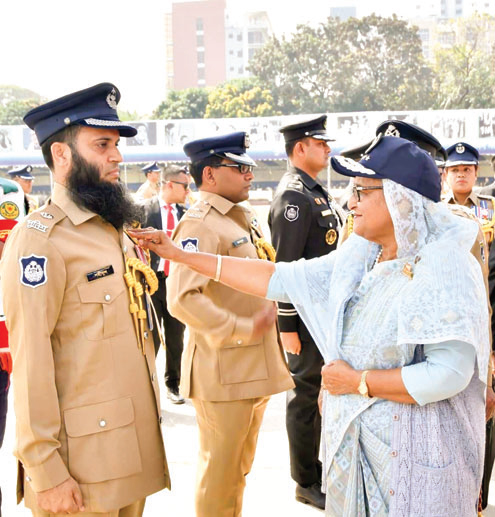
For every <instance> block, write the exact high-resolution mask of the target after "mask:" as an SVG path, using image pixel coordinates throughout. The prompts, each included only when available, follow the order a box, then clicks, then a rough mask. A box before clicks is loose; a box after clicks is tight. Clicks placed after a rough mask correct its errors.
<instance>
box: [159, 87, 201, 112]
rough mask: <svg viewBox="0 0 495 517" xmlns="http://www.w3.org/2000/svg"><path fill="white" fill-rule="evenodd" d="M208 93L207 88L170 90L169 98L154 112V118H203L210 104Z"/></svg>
mask: <svg viewBox="0 0 495 517" xmlns="http://www.w3.org/2000/svg"><path fill="white" fill-rule="evenodd" d="M208 93H209V91H208V89H206V88H187V89H185V90H170V91H169V92H168V93H167V98H166V99H165V100H164V101H163V102H162V103H161V104H160V105H159V106H158V108H156V110H155V111H154V112H153V118H157V119H173V118H176V119H182V118H203V117H204V115H205V111H206V105H207V104H208Z"/></svg>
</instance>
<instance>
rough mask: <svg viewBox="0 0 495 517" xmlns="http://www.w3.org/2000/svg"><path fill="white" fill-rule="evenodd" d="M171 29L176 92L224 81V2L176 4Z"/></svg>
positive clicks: (216, 0)
mask: <svg viewBox="0 0 495 517" xmlns="http://www.w3.org/2000/svg"><path fill="white" fill-rule="evenodd" d="M171 28H172V46H173V78H172V81H171V83H172V85H173V88H174V89H176V90H182V89H184V88H192V87H198V86H200V87H203V86H214V85H216V84H218V83H221V82H222V81H225V57H226V56H225V37H224V35H225V0H197V1H189V2H174V3H173V4H172V27H171Z"/></svg>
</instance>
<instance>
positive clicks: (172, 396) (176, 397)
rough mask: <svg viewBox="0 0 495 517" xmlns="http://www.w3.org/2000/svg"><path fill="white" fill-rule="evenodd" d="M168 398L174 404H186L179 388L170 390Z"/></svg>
mask: <svg viewBox="0 0 495 517" xmlns="http://www.w3.org/2000/svg"><path fill="white" fill-rule="evenodd" d="M167 398H168V400H170V402H172V404H184V402H185V400H184V397H183V396H182V395H181V394H180V393H179V388H168V390H167Z"/></svg>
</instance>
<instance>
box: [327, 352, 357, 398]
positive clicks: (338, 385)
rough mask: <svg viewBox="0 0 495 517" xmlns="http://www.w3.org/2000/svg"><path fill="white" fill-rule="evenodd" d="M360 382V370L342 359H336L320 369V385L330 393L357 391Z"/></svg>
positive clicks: (340, 393)
mask: <svg viewBox="0 0 495 517" xmlns="http://www.w3.org/2000/svg"><path fill="white" fill-rule="evenodd" d="M360 382H361V372H360V371H358V370H354V368H352V366H350V365H349V363H346V362H345V361H342V359H336V360H335V361H332V362H331V363H329V364H326V365H325V366H323V368H322V369H321V385H322V387H323V389H325V390H327V391H328V392H329V393H331V394H332V395H348V394H352V393H359V392H358V386H359V383H360Z"/></svg>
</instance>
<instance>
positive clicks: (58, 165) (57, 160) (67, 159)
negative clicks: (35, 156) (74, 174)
mask: <svg viewBox="0 0 495 517" xmlns="http://www.w3.org/2000/svg"><path fill="white" fill-rule="evenodd" d="M50 152H51V153H52V158H53V165H54V168H55V170H67V169H69V168H70V165H71V163H72V152H71V150H70V147H69V146H68V144H66V143H65V142H53V144H52V145H51V146H50Z"/></svg>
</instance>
